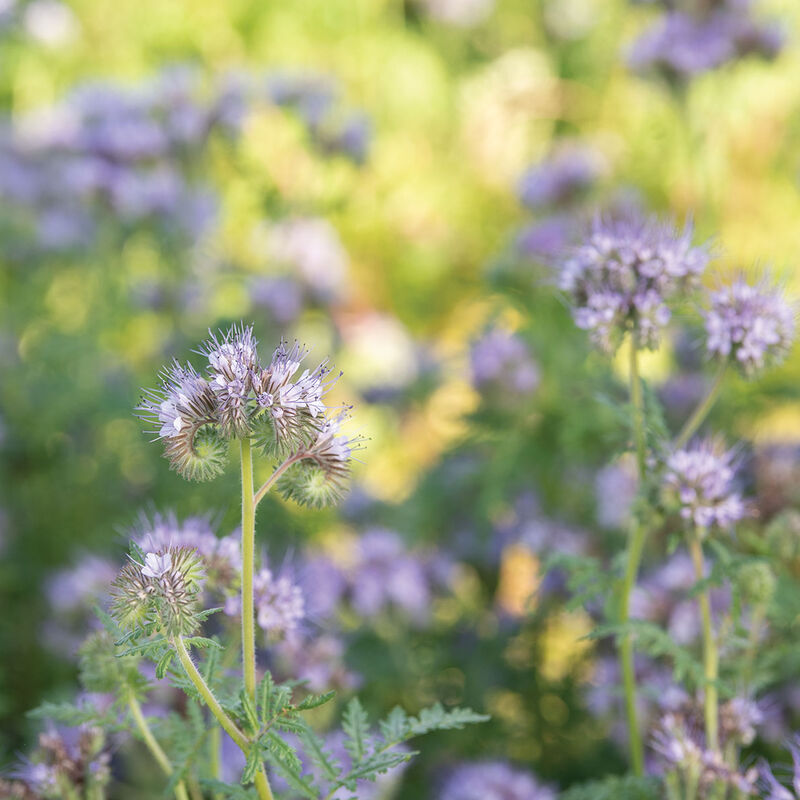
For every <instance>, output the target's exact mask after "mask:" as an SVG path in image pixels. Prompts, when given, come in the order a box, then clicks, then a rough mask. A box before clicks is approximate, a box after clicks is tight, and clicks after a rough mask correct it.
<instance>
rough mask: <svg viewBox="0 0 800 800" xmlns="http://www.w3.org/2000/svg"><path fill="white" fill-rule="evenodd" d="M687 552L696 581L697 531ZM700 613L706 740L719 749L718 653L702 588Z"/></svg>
mask: <svg viewBox="0 0 800 800" xmlns="http://www.w3.org/2000/svg"><path fill="white" fill-rule="evenodd" d="M689 552H690V553H691V556H692V562H693V563H694V574H695V577H696V578H697V580H698V581H702V580H703V579H704V578H705V575H704V572H703V546H702V544H701V543H700V536H699V535H698V533H697V531H693V532H692V533H691V534H690V537H689ZM698 602H699V604H700V613H701V615H702V618H703V674H704V676H705V684H706V686H705V717H706V741H707V742H708V746H709V748H710V749H711V750H713V751H715V752H717V751H718V750H719V733H718V715H719V710H718V702H719V700H718V694H717V670H718V655H717V643H716V640H715V639H714V630H713V628H712V625H711V600H710V598H709V593H708V589H707V588H706V589H703V591H702V592H700V594H699V595H698Z"/></svg>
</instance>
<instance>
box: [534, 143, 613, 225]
mask: <svg viewBox="0 0 800 800" xmlns="http://www.w3.org/2000/svg"><path fill="white" fill-rule="evenodd" d="M597 175H598V162H597V158H596V156H595V154H594V153H592V152H591V151H590V150H588V149H586V148H579V147H571V148H569V149H565V150H563V151H561V152H558V153H556V154H555V155H554V156H552V157H551V158H549V159H548V160H546V161H543V162H541V163H539V164H535V165H534V166H532V167H530V168H529V169H528V170H527V171H526V172H525V173H524V174H523V176H522V177H521V178H520V180H519V185H518V193H519V199H520V200H521V201H522V203H524V204H525V205H526V206H528V208H531V209H533V210H534V211H536V210H537V209H540V208H542V207H546V206H555V205H562V204H565V203H568V202H569V201H571V200H572V199H573V198H575V197H576V196H577V195H579V194H581V193H583V192H584V191H586V190H587V189H589V188H590V187H591V185H592V184H593V183H594V181H595V180H596V178H597Z"/></svg>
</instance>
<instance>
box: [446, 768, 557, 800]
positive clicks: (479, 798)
mask: <svg viewBox="0 0 800 800" xmlns="http://www.w3.org/2000/svg"><path fill="white" fill-rule="evenodd" d="M489 798H503V800H555V799H556V792H555V790H554V789H552V788H550V787H549V786H547V785H544V784H542V783H540V782H539V781H538V780H537V779H536V778H535V777H534V776H533V775H532V774H531V773H530V772H526V771H524V770H521V769H517V768H516V767H513V766H511V765H510V764H508V763H506V762H504V761H477V762H474V763H471V764H462V765H460V766H458V767H456V768H455V769H454V770H453V772H452V773H451V774H450V776H449V777H448V778H447V780H446V781H445V783H444V786H443V787H442V790H441V792H440V794H439V800H488V799H489Z"/></svg>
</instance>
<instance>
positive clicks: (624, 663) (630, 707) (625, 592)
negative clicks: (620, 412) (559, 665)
mask: <svg viewBox="0 0 800 800" xmlns="http://www.w3.org/2000/svg"><path fill="white" fill-rule="evenodd" d="M630 347H631V351H630V398H631V405H632V406H633V434H634V440H635V443H636V464H637V467H638V473H639V485H640V486H643V485H644V476H645V469H646V466H647V464H646V459H647V449H646V443H645V430H644V400H643V397H642V383H641V380H640V378H639V360H638V350H637V337H636V333H635V332H633V333H631V339H630ZM645 537H646V531H645V528H644V526H643V525H642V523H641V522H640V521H639V520H638V519H634V520H633V524H632V527H631V532H630V537H629V540H628V554H627V560H626V564H625V577H624V579H623V583H622V592H621V596H620V605H619V621H620V623H621V624H622V625H624V624H625V623H627V622H628V620H629V618H630V598H631V592H632V591H633V587H634V586H635V585H636V576H637V574H638V572H639V564H640V562H641V560H642V552H643V550H644V542H645ZM633 657H634V652H633V640H632V638H631V635H630V633H625V634H623V636H622V640H621V641H620V645H619V658H620V668H621V671H622V688H623V691H624V694H625V715H626V717H627V721H628V739H629V741H630V751H631V766H632V768H633V771H634V773H635V774H636V775H642V774H643V772H644V748H643V746H642V738H641V735H640V732H639V722H638V719H637V714H636V675H635V672H634V663H633Z"/></svg>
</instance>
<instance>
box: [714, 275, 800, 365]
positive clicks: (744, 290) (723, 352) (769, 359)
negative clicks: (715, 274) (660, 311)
mask: <svg viewBox="0 0 800 800" xmlns="http://www.w3.org/2000/svg"><path fill="white" fill-rule="evenodd" d="M795 315H796V312H795V309H794V308H793V307H792V305H791V304H789V303H788V302H787V301H786V299H785V297H784V295H783V293H782V292H781V290H780V289H778V288H774V287H770V286H767V285H766V284H765V283H761V284H758V285H756V286H751V285H750V284H748V283H747V282H746V281H745V280H744V279H743V278H739V279H738V280H736V281H735V282H734V283H733V284H731V285H730V286H726V287H724V288H722V289H720V290H719V291H716V292H713V293H712V294H711V308H710V309H709V310H708V311H707V312H706V314H705V323H706V333H707V335H708V339H707V342H706V348H707V349H708V352H709V354H710V355H712V356H715V357H717V358H720V359H723V360H728V359H730V360H731V361H732V362H733V363H734V364H736V365H737V366H738V367H739V368H740V369H741V370H742V372H743V373H744V374H745V375H748V376H749V375H753V374H754V373H755V372H758V371H759V370H761V369H763V368H764V367H765V366H766V365H768V364H775V363H779V362H780V361H782V360H783V359H784V358H785V357H786V354H787V353H788V352H789V349H790V348H791V346H792V342H793V340H794V335H795Z"/></svg>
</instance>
